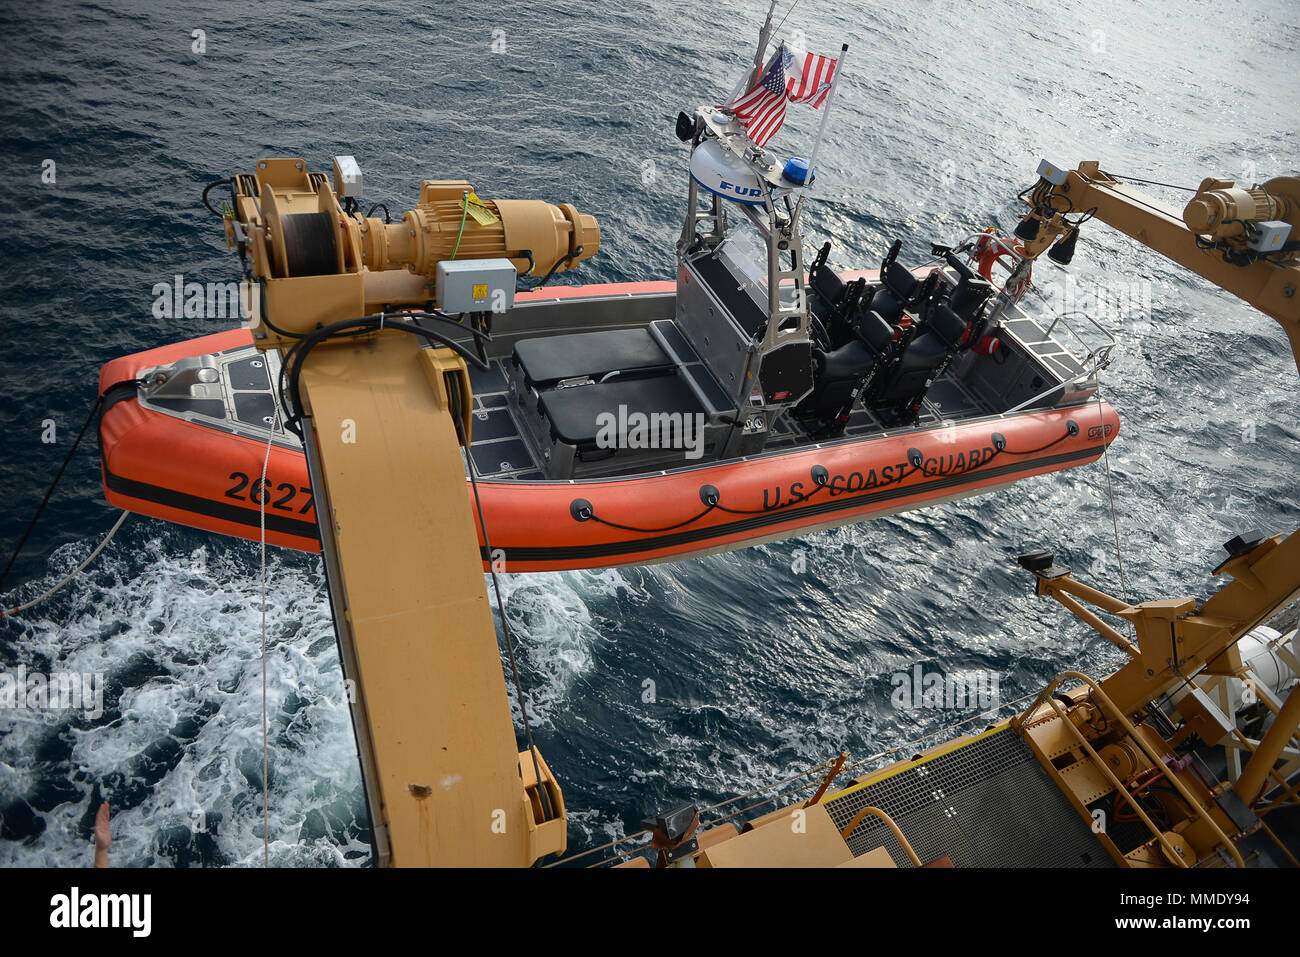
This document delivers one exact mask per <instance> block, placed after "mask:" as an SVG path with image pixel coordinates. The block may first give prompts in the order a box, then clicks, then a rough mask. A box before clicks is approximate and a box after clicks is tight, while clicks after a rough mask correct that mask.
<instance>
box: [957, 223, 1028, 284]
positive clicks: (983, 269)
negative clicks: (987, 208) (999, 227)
mask: <svg viewBox="0 0 1300 957" xmlns="http://www.w3.org/2000/svg"><path fill="white" fill-rule="evenodd" d="M996 238H997V233H995V232H994V230H993V227H992V226H990V227H989V228H988V229H986V230H984V232H983V233H981V234H980V238H979V239H977V240H976V241H975V248H974V249H973V250H972V251H971V255H972V256H973V257H975V259H977V260H978V264H977V266H976V269H977V270H978V271H979V274H980V275H981V276H983V277H984V278H985V279H987V280H988V281H989V282H993V263H995V262H996V261H998V260H999V259H1002V258H1003V257H1004V256H1008V257H1010V258H1011V264H1010V265H1009V266H1008V267H1007V271H1008V272H1009V273H1014V272H1015V269H1016V265H1017V264H1018V262H1019V260H1018V259H1017V258H1016V256H1015V255H1013V254H1012V252H1011V250H1009V249H1007V247H1006V245H1005V244H1003V243H999V242H995V241H994V240H995V239H996ZM1010 245H1011V249H1014V250H1015V253H1016V254H1019V255H1021V256H1023V255H1024V252H1025V247H1024V245H1023V244H1022V243H1021V242H1020V241H1019V240H1018V239H1013V240H1011V244H1010ZM1004 265H1006V264H1004ZM1032 269H1033V265H1032V264H1030V266H1029V268H1027V269H1026V270H1025V274H1024V275H1023V276H1021V277H1020V278H1019V279H1017V280H1016V282H1015V284H1014V285H1009V286H1004V287H1003V291H1004V292H1005V293H1006V294H1007V295H1008V296H1009V297H1010V298H1011V301H1012V302H1019V301H1020V300H1021V299H1023V298H1024V295H1025V293H1026V292H1027V291H1028V290H1029V282H1030V274H1031V270H1032Z"/></svg>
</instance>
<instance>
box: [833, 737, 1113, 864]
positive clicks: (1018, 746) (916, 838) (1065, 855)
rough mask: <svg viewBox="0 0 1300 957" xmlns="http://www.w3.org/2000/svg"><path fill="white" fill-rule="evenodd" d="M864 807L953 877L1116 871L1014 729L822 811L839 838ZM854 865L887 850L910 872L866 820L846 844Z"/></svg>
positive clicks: (885, 835) (878, 827)
mask: <svg viewBox="0 0 1300 957" xmlns="http://www.w3.org/2000/svg"><path fill="white" fill-rule="evenodd" d="M864 807H878V808H880V809H881V810H883V811H885V812H886V813H887V814H889V816H890V817H892V818H893V819H894V821H895V823H897V824H898V827H899V829H900V830H901V831H902V832H903V836H904V837H906V838H907V840H908V842H909V843H910V844H911V845H912V848H913V850H915V851H916V854H917V856H918V857H919V858H920V859H921V860H922V862H924V863H928V862H930V861H933V860H936V859H938V858H941V857H945V856H946V857H948V858H950V859H951V860H952V862H953V865H954V866H956V867H1110V866H1112V865H1113V862H1112V861H1111V859H1110V856H1109V855H1108V854H1107V853H1106V851H1105V850H1104V849H1103V848H1102V845H1101V843H1100V842H1099V841H1098V840H1097V838H1096V836H1095V835H1093V833H1092V831H1091V829H1090V828H1089V826H1088V825H1087V823H1085V822H1084V820H1083V819H1082V818H1081V817H1080V816H1079V813H1078V812H1077V811H1076V810H1075V809H1074V807H1073V806H1072V805H1071V804H1070V803H1069V801H1068V800H1067V799H1066V797H1065V795H1063V794H1062V793H1061V791H1060V790H1059V789H1058V788H1057V786H1056V785H1055V784H1054V783H1053V782H1052V780H1051V778H1049V777H1048V775H1047V773H1046V772H1045V771H1044V770H1043V768H1042V766H1041V765H1040V764H1039V763H1038V761H1037V760H1036V759H1035V757H1034V755H1033V752H1032V751H1030V749H1029V747H1028V746H1027V745H1026V744H1025V743H1024V742H1023V741H1021V740H1020V738H1019V737H1017V736H1016V734H1015V733H1014V732H1013V731H1011V730H1010V729H1009V728H1003V729H1001V730H999V731H995V732H993V733H991V734H988V735H985V736H983V737H979V738H976V739H974V740H972V741H970V742H969V743H967V744H964V745H961V746H960V747H958V748H956V749H954V750H952V751H949V752H947V753H945V754H940V755H937V756H935V757H933V758H929V759H927V760H925V761H922V762H921V763H920V764H917V765H915V766H913V767H909V768H906V769H905V770H903V771H901V772H898V773H896V774H892V775H890V776H889V777H886V778H884V779H882V780H880V781H876V782H874V783H872V784H868V785H867V786H866V787H862V788H858V789H857V790H852V791H849V792H847V793H845V794H843V795H841V796H839V797H833V798H831V799H830V800H828V801H827V802H826V810H827V812H828V813H829V814H830V817H831V820H832V821H834V822H835V826H836V827H837V828H840V829H841V830H842V829H843V828H845V827H846V826H847V825H848V824H849V822H850V821H851V820H852V818H853V816H854V815H855V814H856V813H857V812H858V811H860V810H861V809H862V808H864ZM848 845H849V849H850V850H851V851H852V852H853V855H854V856H855V857H856V856H858V855H861V854H864V853H866V852H867V851H869V850H871V849H872V848H875V847H880V846H884V847H885V848H886V849H887V850H888V851H889V854H890V856H891V857H892V858H893V859H894V863H895V864H897V865H898V866H899V867H908V866H910V864H911V862H910V861H909V860H908V858H907V855H906V854H905V853H904V851H903V849H902V847H901V846H899V844H898V842H897V841H896V840H895V839H894V837H893V835H892V834H891V833H890V832H889V830H888V828H887V827H886V825H885V824H884V822H883V821H881V820H879V819H878V818H875V817H871V816H868V817H866V818H864V819H863V821H862V823H860V824H859V825H858V826H857V828H856V829H855V830H854V832H853V833H852V834H850V835H849V840H848Z"/></svg>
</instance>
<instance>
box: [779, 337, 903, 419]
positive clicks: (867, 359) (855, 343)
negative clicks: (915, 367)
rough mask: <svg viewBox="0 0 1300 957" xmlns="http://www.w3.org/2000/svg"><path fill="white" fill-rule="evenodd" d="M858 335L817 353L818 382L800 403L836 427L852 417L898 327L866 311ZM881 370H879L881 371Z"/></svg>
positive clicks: (803, 411) (805, 409)
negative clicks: (856, 400) (851, 409)
mask: <svg viewBox="0 0 1300 957" xmlns="http://www.w3.org/2000/svg"><path fill="white" fill-rule="evenodd" d="M854 333H855V338H853V339H852V340H850V341H849V342H847V343H845V344H844V345H842V346H840V347H839V348H838V349H834V350H832V351H830V352H821V351H818V352H817V353H815V357H816V362H817V385H816V387H815V388H814V390H813V392H812V393H811V394H810V395H809V396H808V398H807V399H805V400H804V401H803V402H801V403H800V404H799V412H800V413H801V414H803V413H809V414H812V415H815V416H816V417H817V418H818V419H819V420H821V422H822V423H824V424H825V425H827V426H829V427H831V428H836V427H838V426H839V425H842V423H843V422H844V420H845V419H847V417H848V413H849V409H850V407H851V406H852V405H853V402H854V400H855V399H856V398H857V394H860V393H859V392H858V390H860V389H861V388H862V387H863V385H864V383H865V382H866V381H867V378H868V376H869V375H870V374H871V373H872V371H873V369H875V367H876V364H877V363H879V362H880V361H881V359H882V357H883V356H884V354H885V351H886V350H887V349H888V348H889V343H890V342H891V341H892V340H893V338H894V328H893V327H892V326H891V325H890V324H889V323H887V322H886V321H885V320H884V319H882V318H881V317H880V315H879V314H878V313H875V312H864V313H862V314H861V315H860V316H859V317H858V320H857V322H856V323H855V325H854ZM877 374H878V373H877Z"/></svg>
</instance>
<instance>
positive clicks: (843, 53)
mask: <svg viewBox="0 0 1300 957" xmlns="http://www.w3.org/2000/svg"><path fill="white" fill-rule="evenodd" d="M848 53H849V45H848V44H847V43H845V44H844V45H843V46H841V47H840V60H839V62H838V63H836V64H835V79H833V80H831V89H830V92H829V93H827V94H826V109H825V111H824V112H823V113H822V123H821V126H819V127H818V128H817V139H815V140H814V141H813V148H812V152H811V153H810V154H808V171H807V172H806V173H804V174H803V175H804V179H803V185H805V186H807V185H808V184H809V182H811V181H812V174H813V162H814V161H815V160H816V159H817V150H818V149H819V148H820V147H821V145H822V136H823V135H825V133H826V121H827V120H829V119H830V118H831V107H832V106H833V105H834V104H835V91H836V90H837V89H839V86H840V77H842V76H843V75H844V59H845V57H847V56H848Z"/></svg>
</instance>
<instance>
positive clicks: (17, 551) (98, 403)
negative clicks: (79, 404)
mask: <svg viewBox="0 0 1300 957" xmlns="http://www.w3.org/2000/svg"><path fill="white" fill-rule="evenodd" d="M127 383H130V384H132V385H138V384H139V380H138V379H123V380H122V381H121V382H114V383H113V384H112V385H111V386H109V387H108V388H107V389H105V390H104V391H103V393H101V394H100V396H99V397H98V398H97V399H95V404H94V406H92V407H91V410H90V415H88V416H87V417H86V421H85V424H83V425H82V426H81V431H80V432H78V433H77V438H76V441H74V442H73V443H72V448H70V449H68V454H67V455H66V456H65V457H64V459H63V464H62V465H60V466H59V471H58V472H56V473H55V475H54V481H53V482H51V483H50V487H49V488H47V489H46V490H45V496H44V498H42V499H41V504H40V505H39V506H37V508H36V514H35V515H33V516H32V520H31V521H30V522H28V523H27V530H26V531H24V532H23V534H22V538H20V539H18V545H17V546H16V547H15V548H14V552H13V554H12V555H11V556H9V564H7V565H5V570H4V571H3V572H0V588H3V586H4V582H5V579H6V578H8V577H9V573H10V572H11V571H13V567H14V562H16V561H18V556H19V555H21V554H22V551H23V546H24V545H26V544H27V539H28V538H29V537H31V534H32V530H33V529H34V528H36V523H37V522H38V521H40V518H41V515H42V514H43V513H44V512H45V506H46V505H48V504H49V501H50V496H51V495H53V494H54V489H55V488H57V487H58V484H59V480H60V479H62V478H63V473H64V472H65V471H67V468H68V464H69V463H70V462H71V461H72V456H73V455H75V454H76V452H77V448H78V446H80V445H81V440H82V439H83V438H84V437H85V435H86V430H87V429H88V428H90V423H92V422H94V421H95V416H97V415H98V414H99V410H100V409H101V408H102V407H103V405H104V396H106V395H107V394H108V393H109V392H110V391H112V390H113V389H115V388H117V387H118V386H120V385H126V384H127Z"/></svg>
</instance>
